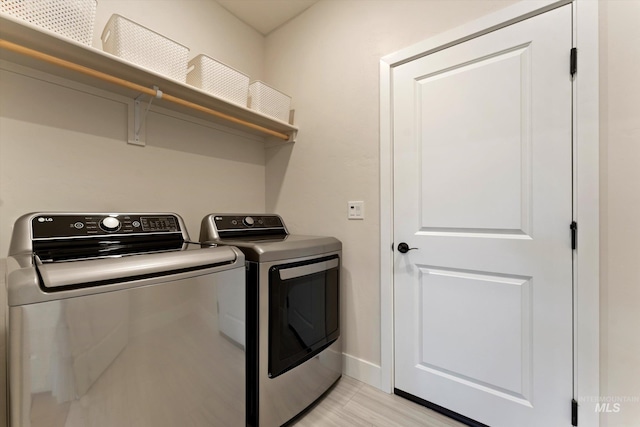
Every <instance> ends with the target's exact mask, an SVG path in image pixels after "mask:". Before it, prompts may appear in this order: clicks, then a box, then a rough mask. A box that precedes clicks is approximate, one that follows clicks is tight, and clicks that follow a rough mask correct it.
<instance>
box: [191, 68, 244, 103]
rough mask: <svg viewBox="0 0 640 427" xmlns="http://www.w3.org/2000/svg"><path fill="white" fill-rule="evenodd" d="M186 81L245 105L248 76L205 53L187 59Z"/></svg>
mask: <svg viewBox="0 0 640 427" xmlns="http://www.w3.org/2000/svg"><path fill="white" fill-rule="evenodd" d="M187 83H188V84H190V85H191V86H195V87H197V88H200V89H202V90H204V91H206V92H209V93H210V94H212V95H215V96H218V97H220V98H224V99H226V100H227V101H230V102H233V103H235V104H238V105H242V106H243V107H246V106H247V96H248V95H249V76H247V75H246V74H244V73H241V72H240V71H238V70H235V69H233V68H231V67H229V66H228V65H225V64H223V63H222V62H220V61H216V60H215V59H213V58H211V57H208V56H207V55H198V56H196V57H195V58H193V59H192V60H191V61H189V66H188V68H187Z"/></svg>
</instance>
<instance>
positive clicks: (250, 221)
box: [242, 216, 255, 227]
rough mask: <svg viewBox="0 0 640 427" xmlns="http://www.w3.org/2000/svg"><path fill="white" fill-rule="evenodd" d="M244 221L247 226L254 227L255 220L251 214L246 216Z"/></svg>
mask: <svg viewBox="0 0 640 427" xmlns="http://www.w3.org/2000/svg"><path fill="white" fill-rule="evenodd" d="M242 222H243V223H244V225H246V226H247V227H253V224H254V222H255V221H254V220H253V218H252V217H250V216H246V217H244V219H243V220H242Z"/></svg>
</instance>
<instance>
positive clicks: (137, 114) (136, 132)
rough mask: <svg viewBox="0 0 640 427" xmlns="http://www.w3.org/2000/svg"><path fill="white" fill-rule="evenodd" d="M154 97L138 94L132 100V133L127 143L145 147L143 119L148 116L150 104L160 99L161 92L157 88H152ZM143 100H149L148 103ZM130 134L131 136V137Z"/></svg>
mask: <svg viewBox="0 0 640 427" xmlns="http://www.w3.org/2000/svg"><path fill="white" fill-rule="evenodd" d="M153 89H154V90H155V91H156V96H155V97H152V96H149V95H146V94H144V93H143V94H140V95H138V96H137V97H136V98H135V99H134V100H133V132H130V134H129V135H130V136H129V140H128V143H129V144H132V145H139V146H142V147H144V146H145V145H146V139H147V138H146V133H147V132H146V126H145V119H146V118H147V114H149V109H150V108H151V103H152V102H153V100H154V99H162V91H161V90H160V88H158V86H154V87H153ZM145 98H149V102H148V103H146V105H145V103H144V100H145ZM131 134H133V135H132V136H131Z"/></svg>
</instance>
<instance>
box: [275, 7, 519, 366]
mask: <svg viewBox="0 0 640 427" xmlns="http://www.w3.org/2000/svg"><path fill="white" fill-rule="evenodd" d="M511 3H513V2H506V1H482V2H478V1H456V2H451V1H411V0H409V1H404V0H397V1H359V0H341V1H321V2H319V3H317V4H316V5H314V6H313V7H311V8H310V9H308V10H307V11H305V12H304V13H303V14H302V15H300V16H299V17H298V18H296V19H295V20H293V21H291V22H289V23H288V24H287V25H285V26H284V27H281V28H280V29H279V30H277V31H275V32H274V33H272V34H270V35H269V36H268V37H267V44H266V56H265V63H266V69H265V73H266V78H267V79H268V81H269V82H271V83H273V84H274V85H275V87H277V88H280V89H281V90H282V91H284V92H285V93H288V94H290V95H291V96H292V97H293V103H294V108H295V109H296V123H297V124H298V126H299V127H300V133H299V136H298V142H296V144H295V145H294V146H283V147H276V148H271V149H269V150H268V152H267V181H266V186H267V191H266V194H267V209H268V210H270V211H275V212H278V213H280V214H281V215H283V216H284V218H286V219H287V223H288V224H289V226H290V229H291V230H292V231H293V232H296V233H306V234H326V235H333V236H336V237H337V238H339V239H340V240H342V241H343V276H342V279H343V281H342V286H343V300H342V301H343V304H342V319H343V323H342V325H343V329H342V332H343V336H344V337H345V341H344V352H345V353H346V354H347V355H348V358H349V357H350V358H354V359H355V360H357V359H362V360H364V361H365V362H366V364H367V365H369V366H370V365H373V366H372V372H375V370H376V368H377V367H379V364H380V275H379V235H380V231H379V227H380V219H379V192H380V185H379V173H378V170H379V155H378V148H379V129H378V124H379V120H378V116H379V102H378V98H379V61H380V59H381V58H382V57H383V56H385V55H387V54H390V53H392V52H394V51H397V50H399V49H401V48H404V47H407V46H409V45H411V44H414V43H417V42H419V41H422V40H425V39H427V38H429V37H431V36H433V35H435V34H438V33H440V32H442V31H445V30H447V29H450V28H453V27H456V26H459V25H462V24H463V23H465V22H468V21H471V20H473V19H476V18H478V17H480V16H482V15H485V14H487V13H490V12H492V11H494V10H497V9H499V8H502V7H506V6H508V5H509V4H511ZM352 200H363V201H364V202H365V219H364V220H363V221H354V220H351V221H350V220H348V219H347V202H348V201H352ZM378 375H379V374H378Z"/></svg>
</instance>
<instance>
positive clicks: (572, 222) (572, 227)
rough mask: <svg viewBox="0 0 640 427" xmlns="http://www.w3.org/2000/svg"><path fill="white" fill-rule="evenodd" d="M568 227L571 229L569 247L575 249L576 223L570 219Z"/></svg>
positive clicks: (576, 242)
mask: <svg viewBox="0 0 640 427" xmlns="http://www.w3.org/2000/svg"><path fill="white" fill-rule="evenodd" d="M569 228H570V229H571V249H575V248H576V247H577V246H578V223H577V222H575V221H571V225H570V226H569Z"/></svg>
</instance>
